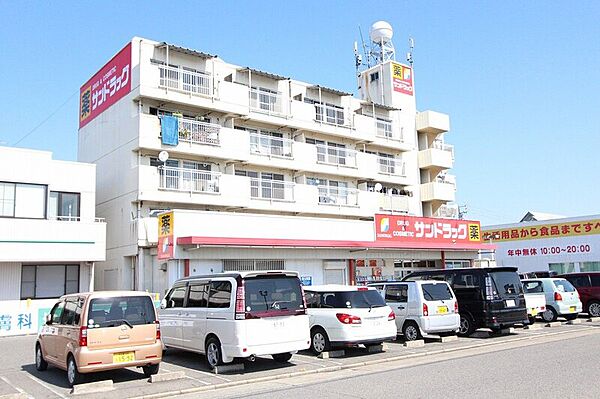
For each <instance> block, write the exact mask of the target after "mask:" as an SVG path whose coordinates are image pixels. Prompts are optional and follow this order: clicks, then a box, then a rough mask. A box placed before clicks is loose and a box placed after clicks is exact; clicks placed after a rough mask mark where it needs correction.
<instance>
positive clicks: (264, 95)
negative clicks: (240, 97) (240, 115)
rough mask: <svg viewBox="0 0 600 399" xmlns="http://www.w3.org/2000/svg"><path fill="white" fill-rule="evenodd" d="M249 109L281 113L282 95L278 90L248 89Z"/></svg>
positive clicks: (266, 112) (267, 112)
mask: <svg viewBox="0 0 600 399" xmlns="http://www.w3.org/2000/svg"><path fill="white" fill-rule="evenodd" d="M250 109H251V110H253V111H257V112H262V113H265V114H277V115H279V114H283V113H284V111H283V97H282V95H281V93H280V92H273V91H269V90H265V89H260V88H258V89H256V88H252V89H250Z"/></svg>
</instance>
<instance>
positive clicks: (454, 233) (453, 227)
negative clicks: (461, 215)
mask: <svg viewBox="0 0 600 399" xmlns="http://www.w3.org/2000/svg"><path fill="white" fill-rule="evenodd" d="M375 241H376V242H404V243H437V244H449V243H453V244H454V243H456V244H461V243H463V244H466V243H470V244H473V243H481V225H480V223H479V222H478V221H473V220H457V219H438V218H422V217H416V216H403V215H375Z"/></svg>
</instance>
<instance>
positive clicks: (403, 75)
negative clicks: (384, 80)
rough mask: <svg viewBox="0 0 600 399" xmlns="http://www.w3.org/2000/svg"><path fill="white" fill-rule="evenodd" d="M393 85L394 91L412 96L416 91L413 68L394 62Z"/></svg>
mask: <svg viewBox="0 0 600 399" xmlns="http://www.w3.org/2000/svg"><path fill="white" fill-rule="evenodd" d="M392 83H393V85H394V91H397V92H400V93H403V94H408V95H410V96H412V95H413V91H414V89H413V74H412V68H411V67H408V66H406V65H402V64H398V63H397V62H392Z"/></svg>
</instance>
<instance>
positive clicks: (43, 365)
mask: <svg viewBox="0 0 600 399" xmlns="http://www.w3.org/2000/svg"><path fill="white" fill-rule="evenodd" d="M35 368H36V370H37V371H45V370H46V369H47V368H48V362H47V361H46V360H44V355H43V354H42V347H41V345H40V344H37V345H36V346H35Z"/></svg>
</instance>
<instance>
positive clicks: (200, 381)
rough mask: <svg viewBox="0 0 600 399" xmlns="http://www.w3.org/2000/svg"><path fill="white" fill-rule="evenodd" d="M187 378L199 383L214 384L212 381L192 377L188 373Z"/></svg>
mask: <svg viewBox="0 0 600 399" xmlns="http://www.w3.org/2000/svg"><path fill="white" fill-rule="evenodd" d="M185 378H187V379H188V380H193V381H198V382H199V383H201V384H204V385H212V384H211V383H210V382H206V381H202V380H199V379H197V378H194V377H190V376H189V375H186V376H185Z"/></svg>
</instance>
